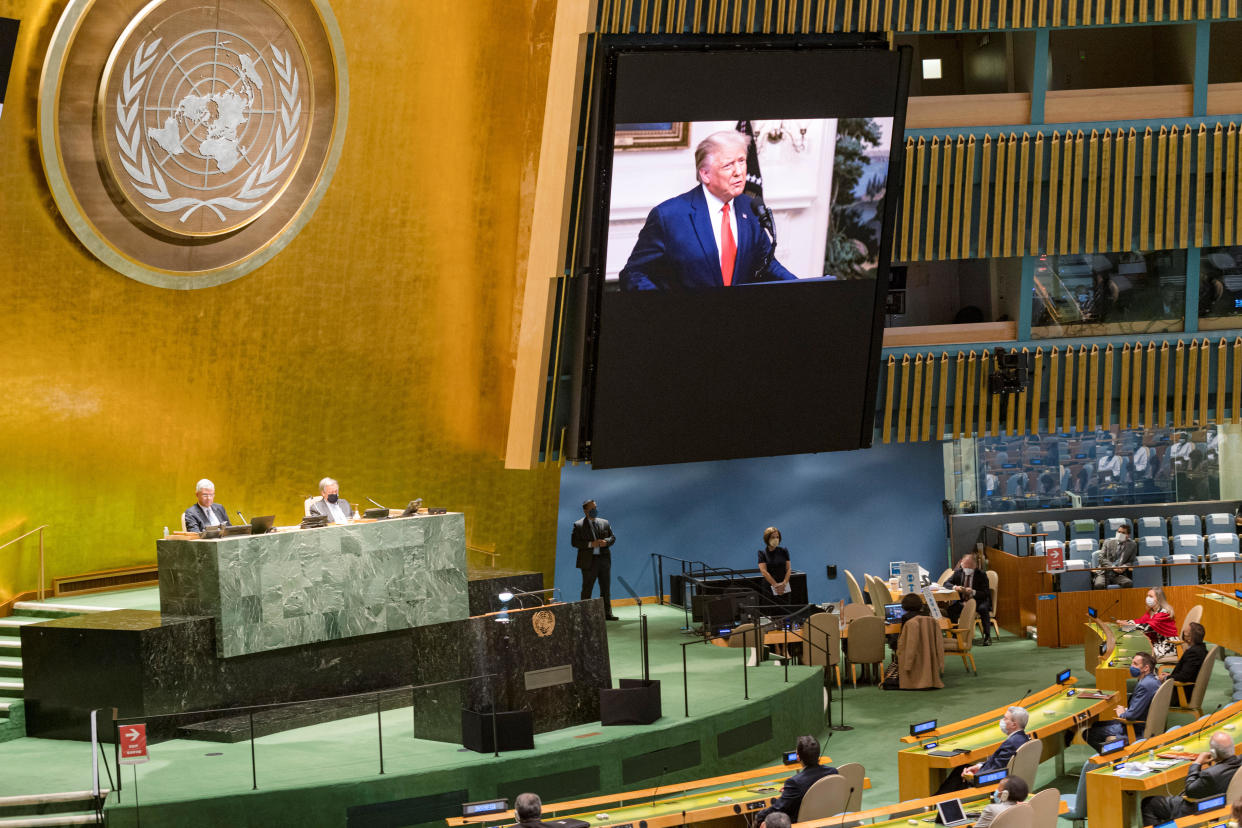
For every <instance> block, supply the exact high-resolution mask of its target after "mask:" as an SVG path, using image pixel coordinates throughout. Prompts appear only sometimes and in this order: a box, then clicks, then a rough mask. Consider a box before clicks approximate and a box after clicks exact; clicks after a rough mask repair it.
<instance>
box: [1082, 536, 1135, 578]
mask: <svg viewBox="0 0 1242 828" xmlns="http://www.w3.org/2000/svg"><path fill="white" fill-rule="evenodd" d="M1137 560H1138V544H1137V543H1135V542H1134V541H1132V540H1130V527H1129V526H1126V525H1125V524H1124V523H1123V524H1121V525H1120V526H1118V527H1117V534H1116V536H1114V537H1111V538H1109V539H1108V540H1106V541H1104V545H1103V546H1101V547H1100V550H1099V551H1098V552H1096V553H1095V560H1093V561H1092V562H1091V567H1092V569H1094V570H1096V574H1095V578H1094V586H1095V588H1096V589H1105V588H1106V587H1109V586H1113V585H1116V586H1119V587H1121V588H1122V589H1129V588H1130V587H1131V586H1133V585H1134V581H1133V579H1132V578H1131V576H1132V575H1133V574H1134V571H1133V570H1132V569H1130V567H1132V566H1134V564H1135V562H1136V561H1137Z"/></svg>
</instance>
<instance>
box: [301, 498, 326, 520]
mask: <svg viewBox="0 0 1242 828" xmlns="http://www.w3.org/2000/svg"><path fill="white" fill-rule="evenodd" d="M321 500H323V495H314V496H313V497H308V498H306V500H303V501H302V517H310V514H311V506H313V505H315V504H316V503H318V502H319V501H321Z"/></svg>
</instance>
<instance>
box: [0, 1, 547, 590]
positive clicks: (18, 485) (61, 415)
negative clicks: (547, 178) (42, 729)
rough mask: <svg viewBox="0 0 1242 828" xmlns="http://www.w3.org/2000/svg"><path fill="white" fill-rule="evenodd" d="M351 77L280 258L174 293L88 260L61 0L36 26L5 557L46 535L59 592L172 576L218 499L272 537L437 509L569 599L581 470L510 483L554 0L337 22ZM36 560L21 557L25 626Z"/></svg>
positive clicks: (11, 292) (19, 130)
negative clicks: (563, 510) (558, 552)
mask: <svg viewBox="0 0 1242 828" xmlns="http://www.w3.org/2000/svg"><path fill="white" fill-rule="evenodd" d="M332 5H333V8H334V10H335V12H336V15H337V18H338V21H339V23H340V26H341V29H342V33H343V36H344V40H345V44H346V50H347V57H348V63H349V75H350V95H351V101H350V109H349V127H348V133H347V135H346V139H345V147H344V153H343V156H342V158H341V162H340V166H339V167H338V169H337V172H336V175H335V178H334V179H333V182H332V185H331V187H330V188H329V189H328V192H327V195H326V197H325V198H324V200H323V202H322V203H321V204H320V206H319V208H318V211H317V212H316V213H315V216H314V218H313V219H312V220H311V222H310V223H309V225H308V226H307V227H306V228H305V229H304V230H303V231H302V233H301V234H300V235H299V236H298V237H297V238H296V239H295V240H294V241H293V242H292V243H291V244H290V245H289V246H288V247H287V248H286V249H285V250H284V252H282V253H281V254H280V255H278V256H277V257H276V258H275V259H274V260H273V261H271V262H269V263H268V264H267V265H265V266H263V267H261V268H259V269H258V270H256V271H255V272H253V273H251V274H249V275H247V276H244V277H242V278H240V279H238V280H236V281H234V282H231V283H229V284H226V285H222V286H220V287H215V288H208V289H204V290H197V291H174V290H164V289H159V288H152V287H148V286H146V285H143V284H140V283H138V282H135V281H132V280H130V279H127V278H125V277H124V276H121V275H120V274H118V273H115V272H114V271H112V270H110V269H109V268H107V267H105V266H104V265H102V264H101V263H99V262H98V261H97V260H96V259H95V258H94V257H93V256H91V255H90V253H88V252H87V251H86V249H85V248H84V247H82V245H81V244H80V243H79V242H78V241H77V239H76V238H75V237H74V236H73V234H72V233H71V232H70V231H69V229H68V227H67V226H66V225H65V223H64V221H62V220H61V218H60V217H59V215H58V213H57V211H56V208H55V205H54V204H53V202H52V198H51V195H50V193H49V191H48V188H47V184H46V180H45V178H44V174H43V169H42V165H41V162H40V159H39V154H38V149H37V137H36V123H35V121H36V96H37V92H38V80H39V70H40V67H41V65H42V60H43V55H44V53H45V52H46V49H47V43H48V40H49V38H50V36H51V32H52V29H53V27H54V26H55V23H56V20H57V19H58V18H59V15H60V12H61V11H62V9H63V8H64V2H63V0H55V2H52V1H51V0H0V16H4V17H14V18H18V19H20V20H21V21H22V28H21V32H20V36H19V42H18V51H17V56H16V59H15V63H14V67H13V75H12V78H11V79H10V83H9V88H8V94H7V98H6V101H5V106H4V114H3V117H0V290H2V291H3V292H2V293H0V348H2V349H3V351H2V354H3V355H2V356H0V365H3V367H2V368H0V543H3V542H5V541H7V540H9V539H10V538H13V537H15V536H16V535H18V534H20V533H21V532H23V531H26V530H27V529H29V528H33V527H35V526H38V525H39V524H41V523H48V524H51V528H50V529H49V530H48V538H47V550H48V573H49V577H51V576H55V575H68V574H74V573H80V572H85V571H91V570H100V569H108V568H113V567H122V566H128V565H134V564H142V563H150V562H153V561H154V558H155V538H156V537H157V536H158V535H159V534H161V532H162V529H163V527H164V526H169V527H170V528H176V526H177V524H178V520H179V515H180V512H181V511H182V510H184V509H185V508H186V507H187V506H189V505H190V504H191V503H192V502H193V496H194V495H193V488H194V483H195V481H196V480H197V479H198V478H200V477H203V476H207V477H210V478H212V479H213V480H214V481H215V483H216V488H217V497H218V500H219V502H221V503H222V504H224V505H225V506H226V507H227V508H229V509H230V510H234V509H241V510H243V511H244V512H245V513H246V514H247V516H253V515H259V514H270V513H273V512H274V513H275V514H276V515H277V521H278V522H281V523H288V522H293V521H295V520H296V519H297V518H299V517H300V515H301V501H302V498H304V497H306V496H307V495H310V494H312V493H315V486H316V483H317V481H318V480H319V478H320V477H322V476H324V475H331V476H333V477H336V478H338V479H339V480H340V481H341V491H342V494H343V495H344V496H345V497H346V498H348V499H350V500H351V501H353V502H359V501H362V502H363V503H364V505H366V504H365V500H364V497H365V496H367V495H369V496H371V497H374V498H375V499H376V500H379V501H380V502H382V503H384V504H385V505H393V506H396V505H403V504H404V502H405V500H406V499H408V498H410V497H414V496H419V495H421V496H423V497H424V498H425V499H426V501H427V503H428V504H429V505H437V506H446V507H448V508H450V509H453V510H460V511H463V512H465V513H466V531H467V539H468V542H469V543H470V544H471V545H476V546H483V547H489V546H492V545H494V546H495V547H496V548H498V549H499V550H500V551H501V552H502V553H504V556H503V557H502V558H501V559H500V562H499V563H500V565H505V566H516V567H530V568H538V569H541V570H543V571H544V572H545V573H546V576H547V577H548V578H549V583H550V577H551V574H552V566H553V559H554V547H555V540H554V538H555V532H556V526H555V519H556V506H557V503H556V501H557V490H558V481H559V472H558V470H557V469H555V468H545V469H541V470H536V471H506V470H504V468H503V450H504V441H505V429H506V425H507V422H508V413H509V400H510V396H511V389H512V372H513V360H514V355H515V349H516V333H515V332H516V329H517V326H516V320H517V318H518V314H519V312H520V302H521V297H522V287H523V284H522V282H523V274H524V263H523V261H522V259H523V258H524V256H525V251H526V249H527V244H528V229H527V225H528V222H529V212H530V210H529V205H530V203H531V199H532V196H533V190H534V170H535V165H536V162H537V160H538V159H537V153H538V148H539V139H540V130H541V127H542V123H541V122H542V115H543V104H544V94H545V89H546V84H547V73H548V60H549V58H548V52H549V48H550V45H551V38H552V27H553V22H554V16H555V5H556V4H555V0H528V2H525V3H515V2H513V0H473V1H472V2H466V3H463V2H454V0H333V2H332ZM36 552H37V544H35V543H34V539H33V538H32V539H30V540H28V541H23V542H21V543H20V544H18V545H16V546H14V547H10V548H8V549H6V550H3V551H0V602H3V601H4V600H6V599H8V598H10V597H11V596H12V595H13V594H15V593H17V592H21V591H24V590H28V589H33V588H34V584H35V577H36V568H35V559H36Z"/></svg>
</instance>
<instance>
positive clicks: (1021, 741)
mask: <svg viewBox="0 0 1242 828" xmlns="http://www.w3.org/2000/svg"><path fill="white" fill-rule="evenodd" d="M1030 739H1031V737H1030V736H1027V735H1026V731H1024V730H1019V731H1017V732H1015V733H1010V734H1009V735H1008V736H1006V737H1005V741H1003V742H1001V743H1000V747H998V748H997V749H996V750H995V751H993V752H992V755H991V756H989V757H988V758H987V761H985V762H984V763H983V766H982V767H980V768H979V773H987V772H988V771H994V770H1000V769H1001V768H1004V767H1007V766H1008V765H1009V760H1010V759H1012V758H1013V755H1014V754H1015V753H1017V752H1018V748H1020V747H1022V746H1023V745H1025V744H1026V743H1027V742H1029V741H1030Z"/></svg>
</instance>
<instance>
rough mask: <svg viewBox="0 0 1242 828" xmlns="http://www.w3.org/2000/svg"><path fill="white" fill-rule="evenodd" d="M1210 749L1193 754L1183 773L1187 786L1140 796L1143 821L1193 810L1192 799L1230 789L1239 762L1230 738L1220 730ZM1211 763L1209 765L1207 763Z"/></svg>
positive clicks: (1154, 821) (1148, 822) (1149, 822)
mask: <svg viewBox="0 0 1242 828" xmlns="http://www.w3.org/2000/svg"><path fill="white" fill-rule="evenodd" d="M1208 746H1209V748H1210V750H1208V751H1205V752H1203V753H1200V754H1199V755H1198V756H1197V757H1195V761H1194V762H1193V763H1192V764H1191V766H1190V770H1189V771H1188V772H1187V773H1186V787H1185V788H1184V789H1183V790H1182V793H1181V794H1179V795H1178V796H1148V797H1144V799H1143V807H1142V812H1143V824H1144V825H1157V824H1159V823H1161V822H1167V821H1168V820H1170V819H1177V818H1178V817H1184V816H1187V815H1188V814H1193V813H1195V806H1194V803H1193V802H1192V801H1188V800H1197V799H1208V798H1209V797H1213V796H1219V795H1220V794H1223V793H1225V792H1226V791H1228V790H1229V783H1230V782H1232V781H1233V776H1234V774H1235V773H1237V772H1238V766H1239V765H1242V756H1235V755H1234V751H1233V737H1232V736H1230V735H1229V734H1228V733H1226V732H1225V731H1223V730H1218V731H1216V732H1215V733H1213V734H1212V738H1211V739H1210V740H1209V741H1208ZM1209 762H1210V763H1211V764H1210V765H1209V764H1208V763H1209Z"/></svg>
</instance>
